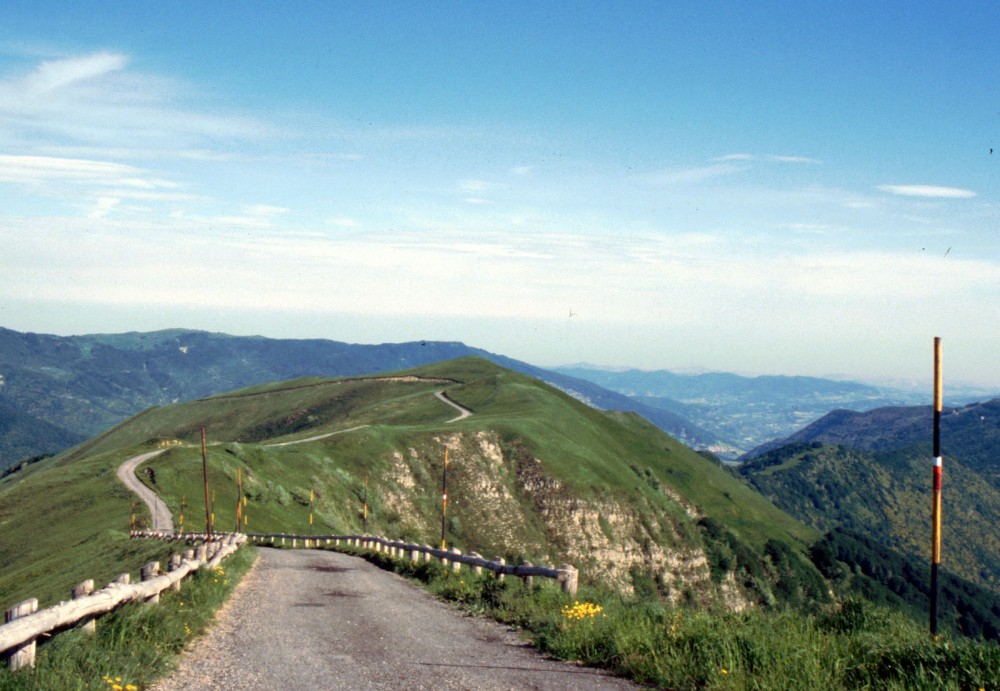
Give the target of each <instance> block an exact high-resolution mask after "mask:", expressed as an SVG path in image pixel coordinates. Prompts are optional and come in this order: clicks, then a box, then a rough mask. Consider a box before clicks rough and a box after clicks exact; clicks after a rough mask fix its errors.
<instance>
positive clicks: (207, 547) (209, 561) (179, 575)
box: [0, 532, 247, 671]
mask: <svg viewBox="0 0 1000 691" xmlns="http://www.w3.org/2000/svg"><path fill="white" fill-rule="evenodd" d="M132 536H133V537H154V536H155V534H145V533H138V532H137V533H133V534H132ZM164 537H165V535H164ZM178 537H181V536H178ZM205 537H207V536H201V537H197V536H194V535H190V534H189V535H185V536H183V539H185V540H190V541H197V540H204V539H205ZM246 540H247V538H246V536H245V535H240V534H221V533H216V534H215V535H214V536H213V540H212V541H206V542H202V543H201V544H200V545H198V546H197V547H195V548H193V549H189V550H187V551H186V552H185V553H184V555H183V556H182V555H179V554H174V555H173V556H172V557H171V558H170V561H169V567H168V571H167V572H162V571H161V569H160V563H159V562H156V561H153V562H149V563H148V564H145V565H144V566H143V567H142V570H141V574H142V575H141V578H142V582H141V583H130V582H129V581H130V576H129V574H127V573H123V574H121V575H120V576H118V578H116V579H115V580H114V581H112V582H111V583H109V584H108V585H107V586H105V587H104V588H102V589H100V590H98V591H96V592H95V591H94V581H93V580H86V581H84V582H83V583H81V584H80V585H78V586H77V587H75V588H73V591H72V600H70V601H69V602H61V603H59V604H58V605H55V606H54V607H49V608H46V609H43V610H41V611H38V600H37V599H36V598H31V599H28V600H25V601H23V602H20V603H18V604H16V605H14V606H13V607H11V608H10V609H8V610H7V611H6V622H7V623H5V624H4V625H3V626H0V654H2V655H3V656H4V657H6V658H7V662H8V665H9V667H10V670H11V671H17V670H18V669H21V668H23V667H34V665H35V645H36V640H37V639H38V637H39V636H42V635H46V634H52V633H56V632H58V631H62V630H64V629H67V628H69V627H72V626H75V625H82V626H84V627H86V629H87V630H88V631H90V632H93V631H94V619H95V617H99V616H101V615H102V614H107V613H108V612H111V611H112V610H114V609H116V608H118V607H119V606H121V605H123V604H125V603H126V602H132V601H142V602H146V603H149V604H153V603H156V602H159V599H160V593H162V592H163V591H164V590H166V589H168V588H171V589H173V590H180V587H181V581H182V580H183V579H184V578H185V577H186V576H188V575H189V574H191V573H194V572H195V571H197V570H198V569H199V568H204V569H212V568H214V567H216V566H218V565H219V563H220V562H221V561H222V560H223V559H224V558H225V557H227V556H229V555H230V554H232V553H233V552H235V551H236V550H237V549H239V547H240V545H242V544H243V543H244V542H246Z"/></svg>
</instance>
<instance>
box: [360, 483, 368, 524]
mask: <svg viewBox="0 0 1000 691" xmlns="http://www.w3.org/2000/svg"><path fill="white" fill-rule="evenodd" d="M361 533H362V534H363V535H367V534H368V475H365V509H364V513H363V514H361Z"/></svg>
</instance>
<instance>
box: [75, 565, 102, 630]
mask: <svg viewBox="0 0 1000 691" xmlns="http://www.w3.org/2000/svg"><path fill="white" fill-rule="evenodd" d="M92 592H94V579H93V578H88V579H87V580H85V581H84V582H83V583H81V584H80V585H78V586H76V587H75V588H73V591H72V593H71V594H70V595H71V597H72V599H74V600H79V599H80V598H81V597H87V596H88V595H90V594H91V593H92ZM77 626H79V627H80V628H81V629H83V630H84V632H86V633H87V634H88V635H93V634H94V633H96V632H97V620H96V619H94V618H93V617H87V618H86V619H81V620H80V623H79V624H77Z"/></svg>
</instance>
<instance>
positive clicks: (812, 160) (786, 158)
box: [764, 154, 822, 164]
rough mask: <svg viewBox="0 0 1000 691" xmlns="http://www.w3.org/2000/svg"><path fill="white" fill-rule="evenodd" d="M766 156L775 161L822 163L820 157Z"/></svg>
mask: <svg viewBox="0 0 1000 691" xmlns="http://www.w3.org/2000/svg"><path fill="white" fill-rule="evenodd" d="M764 158H765V159H767V160H768V161H774V162H775V163H814V164H818V163H822V161H820V160H819V159H817V158H809V157H808V156H778V155H776V154H768V155H767V156H765V157H764Z"/></svg>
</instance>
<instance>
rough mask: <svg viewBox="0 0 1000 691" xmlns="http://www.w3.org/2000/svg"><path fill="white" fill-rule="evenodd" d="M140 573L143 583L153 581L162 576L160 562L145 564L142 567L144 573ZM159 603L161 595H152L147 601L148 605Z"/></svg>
mask: <svg viewBox="0 0 1000 691" xmlns="http://www.w3.org/2000/svg"><path fill="white" fill-rule="evenodd" d="M140 573H141V578H142V580H143V582H145V581H151V580H153V579H154V578H156V577H157V576H159V575H160V562H158V561H151V562H149V563H148V564H144V565H143V567H142V571H141V572H140ZM159 601H160V594H159V593H156V594H155V595H150V596H149V597H148V598H146V600H145V602H146V604H147V605H155V604H156V603H157V602H159Z"/></svg>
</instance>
